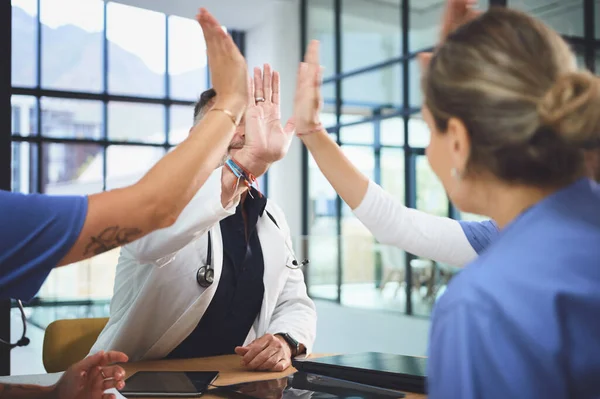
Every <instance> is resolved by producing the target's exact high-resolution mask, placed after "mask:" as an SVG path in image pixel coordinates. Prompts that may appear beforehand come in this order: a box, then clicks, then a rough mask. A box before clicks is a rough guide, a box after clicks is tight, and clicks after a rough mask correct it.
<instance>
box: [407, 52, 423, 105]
mask: <svg viewBox="0 0 600 399" xmlns="http://www.w3.org/2000/svg"><path fill="white" fill-rule="evenodd" d="M408 70H409V72H408V73H409V74H410V78H409V80H408V81H409V93H408V94H409V98H410V102H409V104H410V106H411V107H417V108H419V107H421V106H422V105H423V91H422V90H421V68H420V66H419V61H418V60H417V59H416V58H413V59H411V60H410V61H409V62H408Z"/></svg>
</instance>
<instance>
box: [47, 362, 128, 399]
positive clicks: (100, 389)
mask: <svg viewBox="0 0 600 399" xmlns="http://www.w3.org/2000/svg"><path fill="white" fill-rule="evenodd" d="M127 360H128V358H127V355H125V354H124V353H121V352H98V353H96V354H95V355H92V356H89V357H87V358H85V359H83V360H82V361H80V362H78V363H76V364H74V365H73V366H71V367H70V368H69V369H68V370H67V371H65V373H64V374H63V376H62V377H61V379H60V380H59V381H58V383H56V385H55V386H54V389H53V391H52V395H51V397H52V398H56V399H111V398H114V395H112V394H104V391H105V390H107V389H110V388H117V389H123V387H124V386H125V371H124V370H123V368H121V367H120V366H114V365H113V366H110V365H111V364H113V363H123V362H126V361H127Z"/></svg>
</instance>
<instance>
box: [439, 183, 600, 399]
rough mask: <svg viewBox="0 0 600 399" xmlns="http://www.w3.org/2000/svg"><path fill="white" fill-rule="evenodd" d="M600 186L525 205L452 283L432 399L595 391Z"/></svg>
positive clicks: (599, 393)
mask: <svg viewBox="0 0 600 399" xmlns="http://www.w3.org/2000/svg"><path fill="white" fill-rule="evenodd" d="M599 315H600V186H599V185H598V184H596V183H594V182H591V181H590V180H588V179H582V180H579V181H577V182H576V183H574V184H572V185H570V186H568V187H566V188H564V189H562V190H560V191H558V192H556V193H554V194H553V195H551V196H549V197H547V198H545V199H544V200H543V201H541V202H539V203H538V204H536V205H534V206H533V207H531V208H530V209H528V210H527V211H525V212H523V213H522V214H521V215H520V216H519V217H518V218H517V219H516V220H514V221H513V222H511V223H510V224H509V225H508V226H507V227H506V228H505V229H504V230H503V231H502V232H501V233H500V235H499V236H498V237H497V238H496V240H495V242H494V243H493V245H491V246H490V247H489V248H487V250H486V251H485V252H484V253H482V254H481V255H480V256H479V257H478V258H477V259H476V260H475V261H474V262H473V263H471V264H470V265H469V266H467V267H466V268H465V269H464V270H463V271H462V272H461V273H460V274H458V275H457V276H456V277H455V278H454V279H453V280H452V282H451V283H450V285H449V287H448V289H447V290H446V292H445V294H444V295H443V296H442V297H441V298H440V300H439V302H438V303H437V304H436V307H435V309H434V313H433V319H432V327H431V331H430V347H429V352H430V353H429V360H428V390H429V398H430V399H437V398H466V399H468V398H481V397H486V398H516V397H519V398H542V397H543V398H553V399H557V398H580V399H584V398H598V397H600V379H599V378H598V376H599V375H600V361H599V357H598V356H599V354H600V317H599Z"/></svg>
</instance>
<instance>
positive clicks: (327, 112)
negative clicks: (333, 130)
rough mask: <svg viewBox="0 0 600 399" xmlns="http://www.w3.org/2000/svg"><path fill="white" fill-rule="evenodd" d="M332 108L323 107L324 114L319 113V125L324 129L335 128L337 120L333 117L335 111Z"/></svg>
mask: <svg viewBox="0 0 600 399" xmlns="http://www.w3.org/2000/svg"><path fill="white" fill-rule="evenodd" d="M331 108H332V107H325V109H324V112H321V116H320V117H321V123H322V124H323V126H324V127H325V128H328V127H331V126H335V125H336V124H337V118H336V117H335V109H331Z"/></svg>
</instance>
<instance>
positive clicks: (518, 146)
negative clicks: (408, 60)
mask: <svg viewBox="0 0 600 399" xmlns="http://www.w3.org/2000/svg"><path fill="white" fill-rule="evenodd" d="M423 90H424V93H425V104H426V105H427V107H428V108H429V110H430V111H431V113H432V115H433V117H434V120H435V123H436V125H437V126H436V127H437V128H438V130H439V131H440V132H445V131H446V130H447V125H448V120H449V119H450V118H452V117H454V118H458V119H460V120H461V121H462V122H463V123H464V124H465V126H466V128H467V130H468V133H469V136H470V140H471V152H470V155H469V162H468V164H467V170H466V171H465V172H466V173H467V174H469V173H478V172H481V171H487V172H491V173H492V174H494V175H495V176H497V177H498V178H500V179H502V180H504V181H507V182H511V183H522V184H528V185H534V186H541V187H546V186H554V185H560V184H566V183H569V182H571V181H573V180H574V179H576V178H578V177H580V176H581V175H582V174H583V173H584V170H585V168H584V156H583V151H582V149H584V148H595V147H600V81H599V78H597V77H595V76H594V75H592V74H591V73H589V72H586V71H578V69H577V66H576V62H575V57H574V55H573V53H572V52H571V50H570V49H569V46H568V45H567V43H566V42H565V41H564V40H563V39H562V38H561V37H560V36H559V35H558V34H557V33H556V32H554V31H553V30H552V29H550V28H549V27H547V26H546V25H544V24H543V23H542V22H540V21H538V20H536V19H534V18H532V17H530V16H528V15H526V14H524V13H522V12H519V11H515V10H511V9H507V8H503V7H502V8H493V9H491V10H490V11H488V12H486V13H484V14H482V15H481V16H479V17H478V18H476V19H474V20H472V21H470V22H469V23H467V24H466V25H463V26H462V27H460V28H459V29H457V30H456V31H455V32H453V33H452V34H451V35H449V37H448V38H447V40H446V41H445V42H444V43H443V44H442V45H441V46H440V47H439V48H438V49H437V51H436V53H435V54H434V55H433V57H432V60H431V63H430V65H429V68H428V71H427V73H426V74H425V76H424V79H423Z"/></svg>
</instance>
